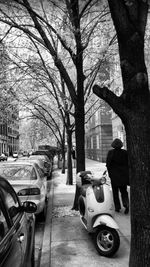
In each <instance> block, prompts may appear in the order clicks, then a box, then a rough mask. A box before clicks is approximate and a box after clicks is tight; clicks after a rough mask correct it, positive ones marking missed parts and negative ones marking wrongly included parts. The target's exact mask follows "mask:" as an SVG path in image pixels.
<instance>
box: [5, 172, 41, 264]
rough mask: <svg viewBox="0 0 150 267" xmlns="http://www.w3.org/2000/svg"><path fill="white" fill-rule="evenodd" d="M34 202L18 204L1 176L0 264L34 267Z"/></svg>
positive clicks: (8, 184)
mask: <svg viewBox="0 0 150 267" xmlns="http://www.w3.org/2000/svg"><path fill="white" fill-rule="evenodd" d="M36 208H37V207H36V205H35V203H33V202H29V201H25V202H23V203H22V204H21V202H20V200H19V198H18V196H17V194H16V192H15V191H14V189H13V187H12V186H11V185H10V183H9V182H8V181H7V180H6V179H4V178H3V177H0V266H1V267H10V266H14V267H25V266H28V267H33V266H34V244H35V241H34V238H35V216H34V214H33V213H34V212H35V211H36Z"/></svg>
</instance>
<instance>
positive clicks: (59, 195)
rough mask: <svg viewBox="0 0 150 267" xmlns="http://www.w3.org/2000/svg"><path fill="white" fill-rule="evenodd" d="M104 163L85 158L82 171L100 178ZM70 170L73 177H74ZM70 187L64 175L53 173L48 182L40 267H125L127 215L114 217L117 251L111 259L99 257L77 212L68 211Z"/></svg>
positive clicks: (72, 192)
mask: <svg viewBox="0 0 150 267" xmlns="http://www.w3.org/2000/svg"><path fill="white" fill-rule="evenodd" d="M104 169H105V164H103V163H100V162H97V161H93V160H90V159H86V170H92V171H93V172H94V174H95V176H97V175H98V174H99V175H101V174H102V173H103V171H104ZM75 171H76V170H75V169H74V178H75V175H76V174H75ZM74 195H75V182H74V185H66V174H62V173H61V170H57V169H56V170H54V172H53V176H52V180H51V190H50V194H49V202H48V210H47V218H46V222H45V230H44V237H43V246H42V257H41V262H40V267H70V266H71V267H78V266H81V265H82V266H83V267H84V266H88V267H90V266H91V267H98V266H103V267H110V266H113V267H127V266H128V258H129V246H130V215H124V213H123V210H122V211H121V212H120V213H117V214H115V220H116V222H117V223H118V225H119V227H120V231H119V234H120V248H119V250H118V252H117V253H116V254H115V255H114V257H113V258H105V257H101V256H99V254H98V253H97V251H96V249H95V247H94V244H93V242H92V238H91V236H90V235H89V234H88V233H87V231H86V230H85V229H84V227H83V226H82V224H81V222H80V219H79V213H78V211H72V210H71V208H72V205H73V201H74Z"/></svg>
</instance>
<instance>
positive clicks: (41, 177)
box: [36, 165, 47, 197]
mask: <svg viewBox="0 0 150 267" xmlns="http://www.w3.org/2000/svg"><path fill="white" fill-rule="evenodd" d="M36 170H37V173H38V176H39V177H40V179H41V181H42V184H43V186H44V191H45V197H47V177H46V176H45V174H44V172H43V171H42V170H41V169H40V167H39V166H38V165H36Z"/></svg>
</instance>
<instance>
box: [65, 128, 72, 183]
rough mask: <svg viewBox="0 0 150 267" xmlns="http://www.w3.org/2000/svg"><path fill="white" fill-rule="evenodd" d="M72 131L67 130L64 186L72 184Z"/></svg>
mask: <svg viewBox="0 0 150 267" xmlns="http://www.w3.org/2000/svg"><path fill="white" fill-rule="evenodd" d="M71 150H72V131H70V130H67V180H66V184H69V185H72V184H73V174H72V153H71Z"/></svg>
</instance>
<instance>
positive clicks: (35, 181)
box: [0, 160, 47, 219]
mask: <svg viewBox="0 0 150 267" xmlns="http://www.w3.org/2000/svg"><path fill="white" fill-rule="evenodd" d="M0 175H1V176H3V177H5V178H7V180H9V182H10V184H11V185H12V186H13V187H14V189H15V191H16V193H17V195H18V196H19V198H20V200H21V202H24V201H26V200H30V201H33V202H34V203H35V204H36V205H37V211H36V212H35V214H36V215H40V218H41V219H45V215H46V208H47V179H46V177H45V176H44V174H43V172H42V171H41V169H40V167H39V166H38V165H37V164H36V163H34V162H29V161H19V160H18V161H13V162H7V163H1V164H0Z"/></svg>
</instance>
